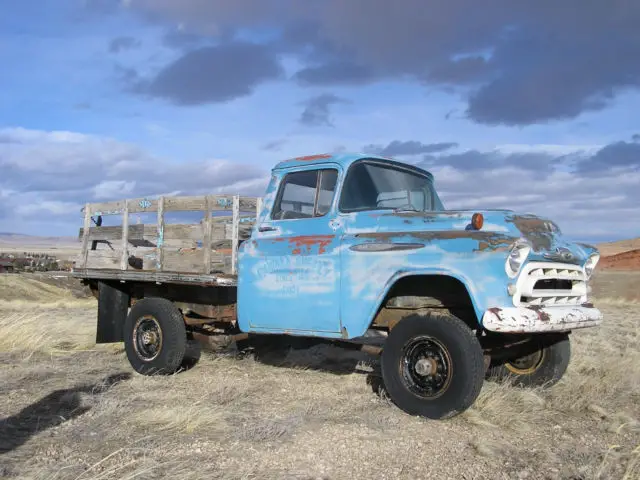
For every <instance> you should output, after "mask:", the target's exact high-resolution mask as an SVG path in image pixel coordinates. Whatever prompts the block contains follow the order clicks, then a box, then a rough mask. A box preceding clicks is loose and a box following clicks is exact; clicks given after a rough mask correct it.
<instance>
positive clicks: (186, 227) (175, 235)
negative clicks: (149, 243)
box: [164, 223, 203, 241]
mask: <svg viewBox="0 0 640 480" xmlns="http://www.w3.org/2000/svg"><path fill="white" fill-rule="evenodd" d="M202 235H203V227H202V225H200V224H199V223H192V224H184V223H170V224H167V223H165V225H164V240H165V241H166V240H169V239H177V240H197V241H202Z"/></svg>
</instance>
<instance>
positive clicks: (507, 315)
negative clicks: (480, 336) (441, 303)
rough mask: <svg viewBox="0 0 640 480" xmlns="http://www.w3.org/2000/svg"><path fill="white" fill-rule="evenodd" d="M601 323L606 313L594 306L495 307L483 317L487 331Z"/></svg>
mask: <svg viewBox="0 0 640 480" xmlns="http://www.w3.org/2000/svg"><path fill="white" fill-rule="evenodd" d="M601 322H602V313H601V312H600V310H598V309H597V308H595V307H592V306H566V307H565V306H562V307H560V306H558V307H537V306H528V307H507V308H498V307H495V308H490V309H488V310H487V311H486V312H485V313H484V315H483V316H482V325H483V326H484V328H485V329H486V330H490V331H493V332H504V333H534V332H564V331H569V330H574V329H576V328H585V327H594V326H596V325H599V324H600V323H601Z"/></svg>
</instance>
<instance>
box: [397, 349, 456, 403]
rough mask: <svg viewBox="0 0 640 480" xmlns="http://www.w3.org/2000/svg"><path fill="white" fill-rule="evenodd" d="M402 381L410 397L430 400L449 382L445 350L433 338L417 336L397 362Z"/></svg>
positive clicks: (442, 391) (447, 359)
mask: <svg viewBox="0 0 640 480" xmlns="http://www.w3.org/2000/svg"><path fill="white" fill-rule="evenodd" d="M400 370H401V372H402V379H403V382H404V384H405V386H406V388H407V389H408V390H409V391H411V392H412V393H413V394H414V395H417V396H419V397H422V398H428V399H433V398H437V397H439V396H440V395H442V394H443V393H444V392H445V391H446V390H447V389H448V388H449V384H450V383H451V378H452V372H453V369H452V364H451V356H450V355H449V351H448V350H447V348H446V347H445V346H444V345H443V344H442V343H441V342H440V341H438V340H436V339H435V338H433V337H417V338H414V339H412V340H411V341H410V342H408V343H407V344H406V345H405V347H404V348H403V354H402V359H401V363H400Z"/></svg>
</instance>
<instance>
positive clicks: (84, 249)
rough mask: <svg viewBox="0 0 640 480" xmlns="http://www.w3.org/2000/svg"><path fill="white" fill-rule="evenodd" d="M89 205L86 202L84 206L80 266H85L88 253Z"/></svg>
mask: <svg viewBox="0 0 640 480" xmlns="http://www.w3.org/2000/svg"><path fill="white" fill-rule="evenodd" d="M90 207H91V206H90V205H89V204H88V203H86V204H85V206H84V230H83V232H82V250H81V251H80V260H81V262H82V263H81V264H80V266H81V267H82V268H86V267H87V255H88V254H89V229H90V228H91V208H90Z"/></svg>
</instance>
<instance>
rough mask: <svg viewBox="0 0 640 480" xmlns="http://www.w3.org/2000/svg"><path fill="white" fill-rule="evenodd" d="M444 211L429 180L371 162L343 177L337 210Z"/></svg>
mask: <svg viewBox="0 0 640 480" xmlns="http://www.w3.org/2000/svg"><path fill="white" fill-rule="evenodd" d="M376 209H389V210H415V211H433V210H437V211H440V210H444V207H443V205H442V203H441V202H440V199H439V198H438V195H437V194H436V192H435V189H434V188H433V184H432V182H431V180H430V179H429V177H426V176H425V175H420V174H418V173H416V172H412V171H410V170H405V169H402V168H398V167H394V166H390V165H385V164H381V163H373V162H361V163H357V164H354V165H353V166H352V167H351V168H350V169H349V173H348V174H347V178H346V179H345V183H344V186H343V188H342V195H341V197H340V210H341V211H343V212H355V211H360V210H376Z"/></svg>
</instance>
